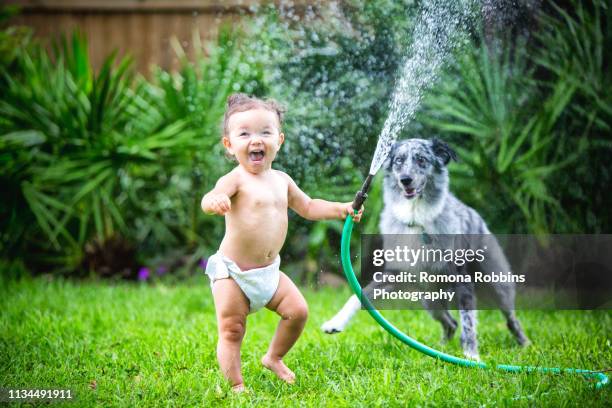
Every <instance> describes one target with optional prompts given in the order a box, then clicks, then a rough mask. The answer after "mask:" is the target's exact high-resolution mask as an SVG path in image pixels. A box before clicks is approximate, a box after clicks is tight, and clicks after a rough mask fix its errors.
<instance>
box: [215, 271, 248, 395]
mask: <svg viewBox="0 0 612 408" xmlns="http://www.w3.org/2000/svg"><path fill="white" fill-rule="evenodd" d="M213 297H214V298H215V310H216V312H217V325H218V330H219V342H218V343H217V358H218V360H219V366H220V368H221V372H222V373H223V375H224V376H225V378H227V379H228V380H229V381H230V383H231V384H232V387H233V388H234V389H235V390H242V389H243V388H244V385H243V382H242V373H241V372H240V345H241V344H242V339H243V338H244V333H245V332H246V317H247V314H248V313H249V301H248V299H247V298H246V296H245V295H244V293H243V292H242V290H241V289H240V287H239V286H238V284H237V283H236V282H235V281H234V280H233V279H220V280H217V281H215V283H214V285H213Z"/></svg>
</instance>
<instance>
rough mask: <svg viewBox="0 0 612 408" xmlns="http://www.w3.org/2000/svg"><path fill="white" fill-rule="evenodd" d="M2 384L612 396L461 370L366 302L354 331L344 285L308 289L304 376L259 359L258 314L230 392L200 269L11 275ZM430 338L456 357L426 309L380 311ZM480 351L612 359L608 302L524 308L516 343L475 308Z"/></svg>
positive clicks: (571, 384)
mask: <svg viewBox="0 0 612 408" xmlns="http://www.w3.org/2000/svg"><path fill="white" fill-rule="evenodd" d="M1 284H2V288H1V291H0V299H1V300H0V307H1V310H2V314H1V315H0V359H1V364H0V387H4V388H63V389H66V388H69V389H71V390H72V392H73V395H74V396H75V400H76V404H74V403H67V404H66V405H67V406H93V405H98V406H105V407H106V406H138V407H143V406H177V407H178V406H180V407H183V406H210V405H218V404H223V405H230V406H244V405H258V406H261V405H263V406H272V405H273V406H285V405H289V406H293V405H300V406H334V407H336V406H371V405H381V404H384V405H397V406H465V405H469V406H476V405H478V406H510V405H511V406H515V405H518V406H555V407H560V406H576V405H580V406H606V405H607V406H610V402H611V400H612V398H611V387H607V388H606V389H603V390H597V391H596V390H594V389H593V387H592V386H591V385H592V383H590V382H589V381H587V380H585V379H584V378H582V377H581V376H577V375H552V374H536V373H531V374H529V373H522V374H508V373H503V372H498V371H494V370H492V371H489V370H480V369H467V368H460V367H456V366H452V365H448V364H445V363H441V362H439V361H436V360H434V359H432V358H430V357H426V356H424V355H422V354H420V353H418V352H416V351H414V350H412V349H410V348H408V347H406V346H403V345H402V344H400V343H399V342H398V341H396V340H395V339H393V338H392V337H391V336H390V335H388V334H387V333H385V332H384V331H383V330H382V329H381V328H380V327H378V326H377V325H376V324H375V323H374V321H373V320H371V318H370V317H369V316H368V314H367V313H366V312H365V311H362V312H360V313H359V315H358V317H357V318H356V319H355V321H354V322H353V324H352V325H351V326H350V327H349V328H348V330H347V331H346V333H343V334H340V335H334V336H330V335H326V334H323V333H322V332H321V331H320V330H319V326H320V325H321V323H323V321H324V320H325V319H326V318H328V317H329V316H331V315H332V313H333V312H334V311H335V310H336V309H337V308H338V307H340V306H341V305H342V303H343V301H344V300H345V299H346V297H347V296H348V295H349V291H348V289H346V288H345V289H342V290H332V289H325V290H321V291H316V292H315V291H311V290H305V296H306V298H307V300H308V302H309V305H310V318H309V321H308V323H307V326H306V329H305V331H304V334H303V335H302V337H301V338H300V340H299V341H298V343H297V345H296V347H295V348H294V349H293V350H292V351H291V352H290V354H289V355H288V356H287V357H286V359H285V360H286V363H287V365H288V366H289V367H291V368H292V369H294V371H295V372H296V374H297V376H298V377H297V378H298V379H297V383H296V384H295V385H293V386H289V385H286V384H283V383H281V382H280V381H279V380H277V379H276V378H275V377H274V376H273V375H272V374H271V373H270V372H268V371H267V370H265V369H263V368H262V367H261V366H260V364H259V359H260V357H261V356H262V355H263V353H264V352H265V349H266V346H267V344H268V342H269V340H270V338H271V336H272V333H273V331H274V328H275V325H276V322H277V317H276V316H275V315H274V314H273V313H271V312H269V311H261V312H259V313H257V314H254V315H252V316H250V318H249V321H248V325H247V335H246V339H245V342H244V344H243V354H242V356H243V373H244V377H245V382H246V384H247V386H248V388H249V389H250V393H248V394H246V395H233V394H232V393H231V392H228V388H229V387H228V386H227V384H225V382H224V381H223V379H222V378H221V376H220V374H219V372H218V368H217V363H216V358H215V343H216V324H215V319H214V309H213V304H212V298H211V294H210V289H209V287H208V284H207V280H206V278H205V277H204V276H203V275H202V276H198V277H196V278H193V280H192V281H189V282H185V283H182V284H179V285H173V286H168V285H163V284H160V283H158V284H155V285H149V284H131V283H115V284H109V283H107V282H80V283H75V282H72V281H65V280H58V279H49V278H37V279H33V280H31V279H25V280H21V281H9V282H7V281H3V282H2V283H1ZM384 315H385V316H387V317H388V318H389V319H390V320H391V321H392V322H394V323H395V324H396V325H397V326H398V327H400V328H402V329H404V330H407V331H409V333H410V334H411V335H412V336H414V337H416V338H417V339H418V340H420V341H422V342H424V343H425V344H428V345H431V346H434V347H436V348H440V349H441V350H443V351H445V352H448V353H451V354H455V355H460V354H461V349H460V345H459V338H458V336H456V337H455V338H454V339H453V341H451V342H450V343H449V344H446V345H441V344H440V342H439V339H440V337H441V329H440V327H439V325H438V323H436V322H434V321H433V320H432V319H431V318H430V317H429V316H428V315H427V313H426V312H423V311H405V312H400V311H393V312H385V313H384ZM479 317H480V325H479V339H480V351H481V356H482V358H483V360H484V361H485V362H491V363H508V364H529V365H543V366H548V367H558V366H562V367H577V368H588V369H604V368H608V369H609V368H611V367H612V348H611V345H610V341H611V339H612V312H611V311H596V312H591V311H562V312H548V311H546V312H544V311H520V312H519V317H520V319H521V320H522V322H523V326H524V328H525V330H526V333H527V335H528V336H529V337H530V338H531V340H532V341H533V343H534V344H533V346H531V347H530V348H528V349H525V350H522V349H520V348H519V347H518V346H517V345H516V344H515V343H514V341H513V339H512V338H511V336H510V334H509V332H508V331H507V330H506V328H505V323H504V321H503V319H502V318H501V314H500V313H499V312H496V311H481V312H479Z"/></svg>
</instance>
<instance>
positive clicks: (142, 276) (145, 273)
mask: <svg viewBox="0 0 612 408" xmlns="http://www.w3.org/2000/svg"><path fill="white" fill-rule="evenodd" d="M150 275H151V273H150V272H149V268H147V267H146V266H143V267H142V268H140V269H139V270H138V280H139V281H146V280H147V279H149V276H150Z"/></svg>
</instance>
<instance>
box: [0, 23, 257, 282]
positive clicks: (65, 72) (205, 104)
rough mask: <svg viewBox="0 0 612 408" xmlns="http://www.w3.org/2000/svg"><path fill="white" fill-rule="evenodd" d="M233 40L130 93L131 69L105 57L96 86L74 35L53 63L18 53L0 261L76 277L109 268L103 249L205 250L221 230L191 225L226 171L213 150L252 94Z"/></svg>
mask: <svg viewBox="0 0 612 408" xmlns="http://www.w3.org/2000/svg"><path fill="white" fill-rule="evenodd" d="M234 37H235V36H234V34H233V33H232V32H231V31H229V30H226V31H223V33H222V35H220V37H219V43H218V44H217V47H216V48H215V47H214V46H213V47H212V49H211V51H210V54H209V55H208V56H207V58H206V60H204V58H200V59H199V62H197V63H191V62H189V61H187V60H186V59H183V61H182V69H181V71H180V72H179V73H178V74H176V75H172V74H169V73H167V72H163V71H161V70H158V72H157V75H156V77H157V79H158V83H159V86H156V85H154V84H150V83H148V82H146V81H145V80H143V79H142V78H140V79H138V80H136V81H134V80H133V79H132V76H131V74H130V71H129V66H130V60H129V59H123V60H121V61H119V62H118V64H116V65H115V58H114V56H112V55H111V56H110V57H108V58H107V60H106V61H105V62H104V64H103V66H102V68H101V69H100V71H99V73H97V74H95V73H94V72H93V70H92V68H91V65H90V63H89V59H88V55H87V46H86V42H85V40H84V39H83V38H82V37H80V36H78V35H74V36H73V37H72V40H71V42H70V43H68V42H67V41H63V42H62V43H60V44H59V45H58V46H56V47H55V51H54V52H52V53H49V52H47V51H46V50H45V49H44V48H43V47H41V46H40V45H38V44H32V46H30V47H27V48H23V49H22V50H20V51H19V52H18V54H17V56H16V58H15V61H14V62H13V64H12V65H11V66H10V67H3V69H2V73H1V74H2V81H1V82H0V90H1V92H2V94H3V99H2V101H0V113H1V115H2V118H3V119H2V121H1V122H0V149H1V150H0V154H1V155H2V161H1V162H0V166H2V168H1V171H2V175H1V177H2V179H1V183H2V189H3V191H7V192H8V193H9V194H8V197H9V199H8V200H6V201H4V202H3V204H2V205H3V208H2V209H1V210H2V224H3V225H2V239H1V244H0V245H1V246H0V249H1V251H2V255H3V256H4V257H15V256H22V257H24V258H26V259H27V260H28V261H29V263H30V265H31V266H36V265H37V264H38V265H39V266H40V267H48V266H50V265H52V266H55V267H60V268H64V269H65V270H68V271H74V270H75V269H78V268H79V267H80V266H82V265H84V266H92V265H99V260H109V259H112V258H117V256H114V257H113V256H112V255H108V254H107V255H103V254H102V255H100V254H99V252H100V251H102V252H104V248H107V249H108V248H117V249H118V250H119V254H125V253H131V252H132V251H131V250H130V249H129V248H130V247H131V246H132V245H137V246H138V247H139V249H140V250H141V252H140V254H141V256H143V257H144V256H145V255H147V254H151V253H162V252H164V251H165V250H168V249H170V248H176V247H181V246H184V245H185V243H186V244H187V246H186V248H185V249H186V250H191V251H193V250H194V249H195V247H196V245H197V244H199V245H206V244H207V243H209V244H210V242H211V241H212V238H211V236H210V235H211V231H210V229H211V228H216V229H217V230H218V229H219V228H218V227H219V221H218V220H215V221H213V222H212V223H211V221H209V220H206V219H203V217H198V216H197V215H199V211H200V210H199V199H200V198H201V194H202V192H203V191H204V190H206V189H207V188H210V186H211V185H212V183H213V182H214V180H215V179H216V177H217V176H218V174H215V173H216V172H219V171H221V170H222V168H223V165H222V162H221V161H220V160H221V159H220V158H222V154H218V155H214V154H211V153H210V150H211V149H212V147H213V145H214V144H215V143H216V142H217V141H218V140H219V134H218V133H217V129H218V124H219V122H220V120H221V116H222V113H223V108H224V103H225V98H226V96H227V95H228V94H229V93H230V92H232V91H234V90H237V84H254V85H252V86H250V88H247V89H246V90H247V91H249V92H253V91H256V90H257V86H258V74H257V70H256V68H253V69H252V70H251V69H250V68H249V69H248V70H246V71H245V70H244V69H241V67H243V65H244V64H243V62H242V58H244V56H243V55H242V54H239V53H238V51H237V49H236V46H235V45H234V44H233V42H232V41H233V38H234ZM49 84H53V86H49ZM217 144H218V143H217ZM207 223H208V225H207ZM202 226H204V228H202ZM206 227H209V228H208V231H207V228H206ZM122 240H123V241H124V243H121V241H122ZM107 241H108V243H109V245H107V244H105V242H107ZM215 241H216V240H215ZM111 244H112V245H111ZM215 244H216V242H215ZM86 248H90V249H91V251H89V252H88V251H86ZM147 250H148V251H147ZM90 252H91V253H90ZM25 254H28V256H27V257H25V256H24V255H25ZM86 256H89V257H90V258H91V259H89V260H88V259H86ZM144 259H146V258H143V259H142V260H144ZM124 261H125V264H126V265H129V269H130V270H131V271H132V272H131V273H132V276H134V275H133V274H134V273H135V271H134V267H133V266H134V265H135V264H136V263H135V262H134V260H133V259H125V260H124ZM109 262H110V261H109ZM110 263H112V264H113V265H116V263H113V262H110ZM116 268H118V269H123V268H121V267H116ZM117 272H118V273H119V272H120V271H117Z"/></svg>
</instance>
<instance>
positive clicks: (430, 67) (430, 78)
mask: <svg viewBox="0 0 612 408" xmlns="http://www.w3.org/2000/svg"><path fill="white" fill-rule="evenodd" d="M476 1H477V0H426V1H424V3H423V6H422V9H421V11H420V13H419V17H418V18H417V20H416V22H415V26H414V31H413V41H412V45H411V46H410V48H409V49H408V52H407V54H406V59H405V61H404V63H403V66H402V67H401V70H400V73H399V77H398V79H397V83H396V86H395V90H394V91H393V95H392V99H391V103H390V106H389V116H388V117H387V119H386V121H385V125H384V127H383V130H382V132H381V135H380V137H379V138H378V144H377V145H376V150H375V152H374V158H373V159H372V164H371V166H370V174H372V175H374V174H376V173H377V172H378V170H379V169H380V167H381V166H382V164H383V162H384V161H385V158H386V157H387V155H388V154H389V151H390V150H391V147H392V146H393V144H394V143H395V141H396V140H397V136H398V134H399V132H400V131H401V130H402V129H403V128H404V126H405V125H406V124H407V123H408V122H409V121H410V120H411V119H413V117H414V114H415V113H416V111H417V108H418V107H419V104H420V102H421V98H422V96H423V92H424V91H425V90H426V89H427V88H428V87H429V86H431V84H432V83H433V82H434V81H435V80H436V76H437V74H438V71H439V70H440V67H441V66H442V65H443V64H444V62H445V60H446V59H447V57H448V55H449V54H450V53H451V51H452V50H453V49H454V48H455V47H456V46H457V45H458V44H459V43H460V42H461V41H462V40H463V39H464V34H465V31H466V26H467V24H468V23H469V22H470V21H471V20H472V19H473V17H474V16H475V14H476V12H475V7H474V5H475V2H476Z"/></svg>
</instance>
